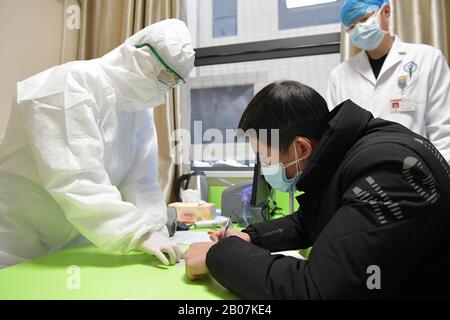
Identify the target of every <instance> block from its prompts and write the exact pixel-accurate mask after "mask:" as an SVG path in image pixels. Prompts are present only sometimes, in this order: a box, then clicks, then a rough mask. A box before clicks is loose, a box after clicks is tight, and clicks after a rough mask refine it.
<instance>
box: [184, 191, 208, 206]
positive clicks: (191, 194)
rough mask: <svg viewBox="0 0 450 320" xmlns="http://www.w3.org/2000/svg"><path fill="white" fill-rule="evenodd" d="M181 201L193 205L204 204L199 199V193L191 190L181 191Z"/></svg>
mask: <svg viewBox="0 0 450 320" xmlns="http://www.w3.org/2000/svg"><path fill="white" fill-rule="evenodd" d="M181 200H183V203H193V204H202V203H205V202H204V201H203V200H202V199H201V194H200V191H199V190H192V189H187V190H183V191H182V192H181Z"/></svg>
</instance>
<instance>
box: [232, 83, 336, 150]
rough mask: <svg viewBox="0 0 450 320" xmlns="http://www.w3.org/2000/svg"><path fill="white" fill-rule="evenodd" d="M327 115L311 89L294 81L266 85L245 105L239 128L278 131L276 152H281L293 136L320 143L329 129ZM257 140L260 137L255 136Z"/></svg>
mask: <svg viewBox="0 0 450 320" xmlns="http://www.w3.org/2000/svg"><path fill="white" fill-rule="evenodd" d="M329 117H330V113H329V111H328V107H327V103H326V101H325V99H324V98H323V97H322V96H321V95H320V94H319V93H318V92H317V91H315V90H314V89H312V88H310V87H308V86H306V85H304V84H301V83H299V82H296V81H282V82H275V83H272V84H269V85H268V86H266V87H265V88H264V89H262V90H261V91H260V92H258V93H257V94H256V95H255V96H254V97H253V99H252V100H251V101H250V103H249V104H248V106H247V108H246V109H245V111H244V113H243V115H242V117H241V120H240V121H239V129H242V130H244V131H247V130H251V129H253V130H256V132H257V134H259V130H261V129H267V130H268V140H267V143H268V145H269V146H270V130H272V129H279V138H280V141H279V149H280V151H281V152H282V153H286V152H287V151H288V150H289V146H290V145H291V143H292V142H293V141H294V139H295V138H296V137H299V136H300V137H305V138H308V139H314V140H320V138H321V137H322V135H323V133H324V132H325V131H326V130H327V129H328V121H329ZM258 138H259V135H258Z"/></svg>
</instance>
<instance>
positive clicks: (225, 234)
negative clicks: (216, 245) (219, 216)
mask: <svg viewBox="0 0 450 320" xmlns="http://www.w3.org/2000/svg"><path fill="white" fill-rule="evenodd" d="M230 225H231V218H230V219H228V221H227V224H226V225H225V231H224V233H223V237H224V238H226V237H227V231H228V229H229V228H230Z"/></svg>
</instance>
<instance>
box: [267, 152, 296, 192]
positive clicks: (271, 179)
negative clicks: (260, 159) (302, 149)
mask: <svg viewBox="0 0 450 320" xmlns="http://www.w3.org/2000/svg"><path fill="white" fill-rule="evenodd" d="M294 148H295V147H294ZM295 159H296V160H295V161H293V162H291V163H288V164H283V163H276V164H272V165H266V164H261V171H262V174H263V175H264V178H265V179H266V181H267V183H269V184H270V186H271V187H272V188H274V189H275V190H278V191H281V192H295V190H296V186H297V181H298V179H299V178H300V176H301V175H302V170H301V168H300V162H301V161H302V160H301V159H298V156H297V149H295ZM293 165H296V168H297V173H296V174H295V176H294V177H293V178H292V179H288V177H287V176H286V169H287V168H289V167H290V166H293Z"/></svg>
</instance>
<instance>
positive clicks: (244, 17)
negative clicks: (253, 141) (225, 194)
mask: <svg viewBox="0 0 450 320" xmlns="http://www.w3.org/2000/svg"><path fill="white" fill-rule="evenodd" d="M183 1H184V4H185V7H186V16H187V24H188V27H189V29H190V31H191V36H192V39H193V43H194V46H195V48H196V63H195V68H194V70H193V71H192V73H191V76H190V79H189V81H188V84H187V85H186V86H185V87H184V90H183V93H182V94H183V98H182V101H183V105H182V109H183V110H185V113H184V114H185V115H186V116H184V117H182V122H183V123H182V126H183V128H185V129H187V130H190V134H191V136H190V139H189V141H190V142H191V148H190V155H189V159H190V160H191V161H192V166H193V167H201V168H202V169H203V170H205V171H207V170H211V171H233V172H234V171H236V172H238V171H242V170H248V171H249V172H251V170H252V168H251V165H252V163H253V162H254V158H255V155H254V154H253V153H252V150H251V148H250V147H249V144H248V141H244V142H242V141H239V143H237V144H234V146H233V148H234V149H233V151H234V153H232V154H231V156H230V153H228V151H227V150H230V147H231V145H232V143H231V142H232V138H230V137H229V136H227V131H231V130H233V129H236V127H237V125H238V122H239V120H240V118H241V115H242V113H243V111H244V110H245V108H246V107H247V105H248V102H249V101H250V100H251V98H252V97H253V95H254V94H256V93H257V92H259V91H260V90H261V89H262V88H263V87H265V86H266V85H268V84H269V83H271V82H274V81H281V80H296V81H299V82H302V83H304V84H306V85H309V86H311V87H312V88H314V89H316V90H317V91H318V92H319V93H320V94H322V95H325V94H326V87H327V82H328V77H329V74H330V73H331V71H332V70H333V68H334V67H335V66H337V65H338V64H339V62H340V54H339V50H340V31H341V26H340V24H339V22H338V19H339V17H338V12H337V11H329V16H330V17H331V19H329V20H326V21H325V20H320V19H321V15H322V12H321V11H320V10H322V9H323V8H324V7H320V6H327V7H328V6H330V7H332V8H334V9H335V8H336V3H335V1H332V2H331V1H330V0H328V1H327V0H301V1H300V0H289V4H288V3H287V2H286V0H284V1H282V2H283V9H280V8H279V6H280V1H279V0H236V1H230V0H224V1H217V0H183ZM319 2H320V3H319ZM299 3H300V4H301V6H300V7H299V6H298V5H299ZM305 4H309V6H304V5H305ZM237 9H239V12H237ZM297 9H298V10H302V9H308V10H311V9H314V10H312V11H308V12H309V13H308V14H310V15H313V19H312V20H318V19H319V20H320V21H321V22H320V23H315V24H304V25H297V26H294V25H290V26H289V28H286V29H281V28H280V24H284V22H283V21H282V20H286V19H289V17H288V16H286V15H285V14H284V13H287V14H294V13H297V12H298V11H296V10H297ZM283 10H285V11H286V12H284V11H283ZM289 10H292V11H289ZM220 11H221V12H220ZM208 12H210V13H211V14H212V15H213V17H211V16H208ZM283 12H284V13H283ZM303 12H304V11H303ZM327 12H328V11H327ZM333 12H334V13H333ZM230 16H233V17H234V19H235V20H234V22H233V23H230V24H229V25H233V26H234V27H235V29H233V28H229V29H227V28H228V27H225V26H226V25H228V24H223V25H222V27H220V28H223V30H222V31H220V32H219V31H218V30H217V29H216V28H217V26H218V25H219V24H216V21H218V20H217V19H216V18H218V17H220V18H223V17H230ZM219 20H220V19H219ZM230 21H231V20H230ZM330 21H331V22H330ZM237 26H239V32H237ZM225 29H227V30H231V29H233V30H232V31H233V32H234V36H232V37H230V36H228V37H227V36H226V35H230V33H232V32H228V31H224V30H225ZM196 123H200V124H201V126H200V129H199V128H198V125H197V126H196ZM208 129H213V130H212V132H213V134H205V133H206V131H208ZM196 131H197V132H196ZM198 131H200V132H198ZM210 132H211V131H210ZM214 132H215V134H214ZM216 135H217V136H219V138H220V137H221V138H222V139H216ZM185 141H186V140H185ZM184 145H186V143H184ZM212 147H214V148H213V149H214V151H215V153H214V155H213V156H211V153H210V152H209V151H211V148H212ZM205 150H206V152H205ZM216 151H217V152H216ZM216 156H217V157H216ZM229 160H231V161H229ZM224 161H225V163H226V164H227V165H228V167H223V164H224ZM233 161H234V162H233ZM183 162H184V163H186V161H185V160H183ZM229 163H234V164H232V165H234V167H231V165H230V164H229ZM244 166H245V168H244ZM206 168H207V169H206ZM209 168H210V169H209ZM225 168H226V169H225Z"/></svg>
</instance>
